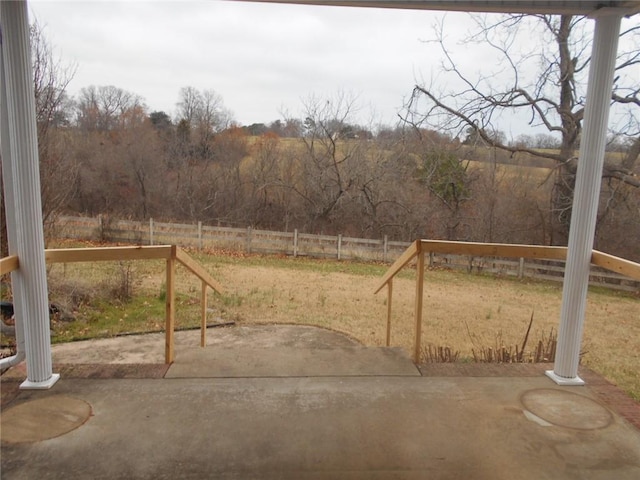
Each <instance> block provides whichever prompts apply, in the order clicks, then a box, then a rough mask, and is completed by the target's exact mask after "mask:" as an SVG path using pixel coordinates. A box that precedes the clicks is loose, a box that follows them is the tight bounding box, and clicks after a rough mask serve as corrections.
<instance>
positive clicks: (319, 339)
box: [0, 325, 640, 480]
mask: <svg viewBox="0 0 640 480" xmlns="http://www.w3.org/2000/svg"><path fill="white" fill-rule="evenodd" d="M198 339H199V332H181V333H178V334H177V335H176V355H177V356H176V360H177V361H176V363H175V364H174V365H173V366H172V367H170V368H169V370H167V366H165V365H162V364H159V363H158V362H162V360H163V353H164V336H163V335H161V334H160V335H156V336H155V337H153V338H148V337H147V336H142V337H140V336H136V337H129V338H127V337H125V340H126V341H124V342H123V341H122V340H123V339H122V338H120V339H111V340H110V341H109V342H107V343H105V342H106V341H99V342H88V343H87V344H86V345H81V344H78V343H75V344H71V345H70V346H71V347H73V348H71V349H70V350H68V351H66V352H65V351H63V350H64V349H62V348H60V346H55V347H54V350H55V349H58V352H57V353H54V357H56V356H57V359H56V365H57V367H58V368H59V372H60V373H61V375H62V379H61V380H60V381H59V382H58V383H57V384H56V385H55V386H54V387H53V388H52V389H51V390H48V391H33V390H29V391H24V390H22V391H21V390H19V389H18V385H19V384H20V382H21V381H22V380H23V378H24V375H25V373H26V372H25V371H24V369H23V368H22V367H21V366H18V367H14V368H13V369H11V370H9V372H7V373H6V374H5V375H3V376H2V379H1V384H2V392H1V393H2V412H1V414H0V420H1V421H2V426H3V428H2V430H1V431H0V437H1V439H2V444H1V447H0V468H1V470H0V471H1V474H2V478H3V479H19V480H20V479H32V478H43V479H65V480H66V479H68V478H81V479H82V478H91V479H94V478H97V479H112V478H116V479H117V478H122V479H130V478H134V479H169V478H171V479H174V478H187V479H188V478H194V479H195V478H198V479H200V478H221V479H247V478H249V479H251V478H259V479H334V478H335V479H382V478H384V479H387V478H391V479H418V478H420V479H423V478H429V479H462V478H464V479H466V478H471V479H478V480H483V479H492V480H495V479H498V480H499V479H512V478H518V479H523V480H529V479H536V480H538V479H559V478H563V479H564V478H569V479H572V478H575V479H585V480H604V479H616V480H618V479H620V480H626V479H633V480H637V479H638V478H640V430H639V429H638V428H635V427H634V426H633V425H632V424H631V423H629V422H628V421H627V420H625V418H629V419H631V420H630V421H634V422H635V419H638V420H640V413H639V411H640V407H639V406H638V405H637V403H635V402H633V401H632V400H631V399H629V398H628V397H626V396H625V395H624V394H622V393H621V392H619V391H618V390H617V389H615V387H614V386H613V385H611V384H609V383H608V382H606V381H605V380H603V379H602V378H601V377H598V376H597V375H594V374H593V373H590V372H588V371H582V372H581V375H584V378H585V379H587V386H584V387H559V386H557V385H555V383H554V382H552V381H551V380H550V379H548V378H547V377H545V376H544V374H543V371H544V368H543V367H541V366H534V365H493V364H492V365H461V364H455V365H454V364H431V365H425V366H421V373H422V376H420V375H418V374H415V372H417V370H415V367H413V366H412V364H411V365H409V366H407V358H406V355H404V354H400V352H397V351H394V350H393V349H391V350H389V351H385V349H375V348H374V349H365V348H363V347H361V346H358V344H357V342H355V341H353V339H350V338H349V337H347V336H344V335H340V334H336V332H331V331H327V330H322V329H317V328H313V327H304V328H299V327H297V326H287V327H286V328H281V327H280V326H273V325H268V326H260V327H259V328H256V327H253V326H247V327H244V326H243V327H241V328H238V327H236V328H233V329H221V330H220V331H218V329H215V332H214V331H212V332H209V345H211V347H209V348H207V349H204V350H202V349H199V348H197V345H198V341H199V340H198ZM79 347H81V348H79ZM67 348H68V347H67ZM234 352H235V353H234ZM385 356H387V357H388V358H385ZM71 358H73V359H75V363H66V362H69V359H71ZM133 359H140V360H141V361H143V363H142V364H133V363H132V360H133ZM107 360H110V361H111V362H112V363H110V364H108V365H104V363H105V361H107ZM154 360H155V362H154ZM61 361H62V363H58V362H61ZM387 361H388V363H387ZM181 362H182V363H181ZM225 362H226V363H225ZM234 362H235V363H236V364H234ZM100 363H103V365H102V366H101V365H100ZM315 363H318V364H321V365H322V368H320V367H316V366H314V364H315ZM350 363H351V364H354V365H359V366H358V367H350V368H352V370H349V369H348V368H347V366H348V365H349V364H350ZM409 363H410V362H409ZM212 364H220V365H223V366H224V365H226V367H224V369H223V370H224V371H222V372H221V369H222V367H221V366H220V365H218V366H217V367H215V368H213V367H211V365H212ZM368 364H372V365H368ZM373 364H376V365H378V367H376V368H379V370H376V372H377V373H376V374H372V375H371V376H367V375H368V374H367V373H366V372H373V370H374V365H373ZM331 366H335V367H336V369H335V370H334V371H333V372H332V371H331V370H330V367H331ZM382 367H384V368H382ZM409 367H410V368H409ZM21 368H22V369H21ZM174 368H175V370H173V374H172V375H169V372H171V371H172V369H174ZM181 368H182V373H181V374H180V369H181ZM216 368H217V369H218V370H216ZM368 368H369V369H370V370H367V369H368ZM404 368H407V371H406V372H405V373H398V372H399V371H400V372H404V370H403V369H404ZM261 369H262V370H261ZM269 369H271V370H269ZM314 369H316V370H315V372H316V373H315V375H321V376H312V375H310V374H311V373H313V372H314ZM385 369H387V370H385ZM394 369H399V370H394ZM410 369H413V370H411V372H413V373H412V374H409V370H410ZM383 370H384V371H386V373H385V374H381V372H383ZM260 371H262V374H269V375H270V376H268V377H262V378H259V377H257V376H256V374H257V373H259V372H260ZM229 372H231V373H233V375H235V378H223V377H224V376H225V375H230V373H229ZM274 372H275V373H278V372H279V373H280V374H283V372H287V373H288V374H295V373H300V374H301V375H300V376H293V377H282V376H277V375H274ZM349 372H351V373H349ZM358 372H359V374H358ZM394 372H395V373H394ZM338 373H340V376H331V375H328V374H333V375H336V374H338ZM178 374H180V375H178ZM302 374H304V375H302ZM197 375H201V376H202V377H208V378H193V377H196V376H197ZM169 376H174V377H177V376H185V377H189V378H167V377H169ZM209 377H210V378H209ZM603 401H604V402H606V403H602V402H603ZM625 402H626V403H625ZM613 404H615V405H616V408H618V410H617V411H624V412H625V418H623V417H621V416H620V415H619V414H618V413H616V411H614V410H612V407H611V405H613ZM620 406H622V407H623V408H622V409H619V407H620ZM86 412H91V413H90V415H89V414H86ZM5 419H9V420H5ZM5 421H7V423H6V424H7V425H9V424H11V422H12V421H13V422H14V423H15V424H16V425H18V426H19V430H11V428H4V427H5ZM637 425H640V421H639V422H638V423H637ZM54 427H56V428H54ZM59 427H62V428H59ZM69 427H70V428H69ZM44 432H49V433H48V434H46V435H43V433H44ZM16 440H20V441H21V442H22V443H16Z"/></svg>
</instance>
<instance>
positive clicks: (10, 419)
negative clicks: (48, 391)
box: [0, 395, 91, 443]
mask: <svg viewBox="0 0 640 480" xmlns="http://www.w3.org/2000/svg"><path fill="white" fill-rule="evenodd" d="M90 416H91V405H89V404H88V403H87V402H85V401H84V400H79V399H77V398H72V397H67V396H65V395H52V396H48V397H44V398H39V399H37V400H31V401H28V402H25V403H21V404H20V405H16V406H15V407H11V408H8V409H7V410H3V412H2V417H1V418H0V422H1V427H2V430H1V433H0V435H1V438H2V443H28V442H40V441H42V440H48V439H50V438H55V437H59V436H60V435H64V434H65V433H69V432H70V431H72V430H75V429H76V428H78V427H79V426H81V425H82V424H84V423H85V422H86V421H87V420H88V419H89V417H90Z"/></svg>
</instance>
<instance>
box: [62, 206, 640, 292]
mask: <svg viewBox="0 0 640 480" xmlns="http://www.w3.org/2000/svg"><path fill="white" fill-rule="evenodd" d="M56 233H57V236H58V237H60V238H72V239H82V240H97V241H110V242H121V243H128V244H136V245H158V244H173V245H179V246H181V247H190V248H196V249H199V250H209V249H223V250H233V251H243V252H247V253H262V254H280V255H290V256H294V257H314V258H334V259H338V260H365V261H376V262H384V263H392V262H394V261H395V260H397V259H398V258H399V257H400V256H401V255H402V254H403V253H404V252H405V250H406V249H407V248H408V247H409V246H410V245H411V243H410V242H398V241H391V240H389V239H388V238H387V237H386V236H385V237H384V238H382V239H365V238H353V237H345V236H342V235H313V234H308V233H301V232H299V231H298V230H294V231H293V232H273V231H268V230H258V229H252V228H231V227H217V226H208V225H203V224H202V222H197V223H194V224H178V223H161V222H155V221H154V220H153V219H151V220H149V221H145V222H139V221H131V220H119V219H114V218H111V217H106V216H99V217H71V216H62V217H59V218H58V220H57V222H56ZM437 243H438V242H433V245H431V247H432V251H431V252H430V253H429V256H428V258H425V263H426V265H428V266H429V267H431V268H448V269H452V270H463V271H467V272H470V273H471V272H478V273H492V274H496V275H503V276H510V277H517V278H534V279H539V280H550V281H559V282H561V281H562V279H563V277H564V256H563V253H562V251H563V250H562V248H561V247H535V246H531V247H526V248H528V250H526V251H525V250H523V248H525V247H524V246H518V245H513V246H507V248H508V249H509V251H508V255H509V256H511V258H509V257H501V256H499V255H497V254H496V251H495V249H494V250H492V249H491V248H490V247H487V246H486V244H469V243H464V247H463V246H462V245H463V243H462V242H460V245H461V246H460V248H459V249H458V250H454V251H450V250H447V251H446V252H444V251H439V250H438V246H437ZM453 243H454V244H455V243H456V242H453ZM469 245H475V247H474V248H473V249H471V250H469ZM501 252H502V255H507V254H505V253H504V250H501ZM532 252H533V253H532ZM535 252H544V255H545V256H544V259H543V258H541V257H540V255H541V254H539V255H536V254H535ZM607 262H608V256H607V255H606V254H600V256H597V257H594V262H593V263H594V265H592V267H591V272H590V277H589V282H590V284H591V285H595V286H601V287H606V288H610V289H615V290H624V291H630V292H640V281H637V280H634V279H633V278H630V277H631V276H632V275H630V273H631V271H630V270H629V269H628V268H631V267H627V268H625V267H624V266H620V265H618V268H616V269H607V268H604V267H607V266H608V263H607ZM629 263H630V264H632V263H633V262H629ZM610 270H615V271H614V272H612V271H610Z"/></svg>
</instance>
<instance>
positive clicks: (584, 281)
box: [547, 14, 621, 385]
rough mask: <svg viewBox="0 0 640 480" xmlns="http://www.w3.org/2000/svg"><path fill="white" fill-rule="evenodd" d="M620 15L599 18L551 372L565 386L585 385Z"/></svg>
mask: <svg viewBox="0 0 640 480" xmlns="http://www.w3.org/2000/svg"><path fill="white" fill-rule="evenodd" d="M620 20H621V18H620V16H619V15H618V14H610V15H607V14H602V15H601V16H598V17H596V20H595V22H596V25H595V34H594V40H593V47H592V55H591V66H590V68H589V83H588V87H587V100H586V105H585V114H584V128H583V130H582V137H581V141H580V154H579V157H578V171H577V175H576V187H575V191H574V197H573V209H572V211H571V226H570V230H569V245H568V252H567V265H566V268H565V274H564V286H563V291H562V310H561V314H560V327H559V329H558V346H557V349H556V360H555V364H554V367H553V370H549V371H548V372H547V375H548V376H549V377H550V378H552V379H553V380H554V381H555V382H556V383H558V384H561V385H583V384H584V381H583V380H582V379H581V378H580V377H578V363H579V360H580V347H581V344H582V333H583V330H584V316H585V310H586V304H587V290H588V287H589V268H590V264H591V252H592V250H593V239H594V235H595V228H596V218H597V214H598V202H599V197H600V185H601V182H602V169H603V166H604V150H605V145H606V140H607V124H608V121H609V104H610V101H611V89H612V86H613V74H614V69H615V61H616V54H617V51H618V37H619V35H620Z"/></svg>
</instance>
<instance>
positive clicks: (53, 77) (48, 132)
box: [30, 22, 78, 240]
mask: <svg viewBox="0 0 640 480" xmlns="http://www.w3.org/2000/svg"><path fill="white" fill-rule="evenodd" d="M30 40H31V63H32V68H33V82H34V94H35V106H36V122H37V132H38V156H39V159H40V189H41V199H42V217H43V222H44V232H45V240H48V239H49V238H50V237H51V235H52V232H51V229H52V226H53V224H54V220H55V218H56V216H57V215H59V214H60V212H61V211H63V210H64V209H65V208H66V207H67V204H68V202H69V200H70V199H71V197H72V195H73V192H74V183H75V179H76V177H77V174H78V167H77V164H76V162H75V161H74V159H73V156H72V155H71V154H70V148H69V145H70V135H69V132H68V127H69V125H70V124H71V120H72V118H71V117H72V107H73V104H72V102H71V100H70V99H69V97H68V96H67V94H66V89H67V86H68V85H69V83H70V82H71V80H72V78H73V75H74V74H75V71H76V67H75V66H74V65H65V64H63V63H62V62H61V61H60V60H59V59H58V58H56V57H55V56H54V53H53V51H52V48H51V45H50V44H49V42H48V41H47V39H46V37H45V35H44V31H43V28H42V27H41V26H40V24H38V22H34V23H33V24H32V25H31V27H30Z"/></svg>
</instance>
